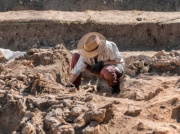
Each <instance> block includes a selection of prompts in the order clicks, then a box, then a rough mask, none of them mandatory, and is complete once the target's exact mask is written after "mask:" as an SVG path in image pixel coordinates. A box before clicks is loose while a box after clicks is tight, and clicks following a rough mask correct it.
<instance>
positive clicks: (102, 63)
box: [91, 61, 104, 73]
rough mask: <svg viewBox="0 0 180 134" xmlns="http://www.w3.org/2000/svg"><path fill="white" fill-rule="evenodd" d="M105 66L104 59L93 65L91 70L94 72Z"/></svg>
mask: <svg viewBox="0 0 180 134" xmlns="http://www.w3.org/2000/svg"><path fill="white" fill-rule="evenodd" d="M103 66H104V62H103V61H100V62H98V63H96V64H94V65H93V66H92V67H91V72H92V73H97V72H100V71H101V69H102V68H103Z"/></svg>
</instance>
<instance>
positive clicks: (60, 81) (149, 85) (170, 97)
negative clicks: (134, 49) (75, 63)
mask: <svg viewBox="0 0 180 134" xmlns="http://www.w3.org/2000/svg"><path fill="white" fill-rule="evenodd" d="M173 54H174V55H173ZM178 54H179V53H178V52H176V51H173V52H170V53H167V52H164V51H161V52H157V53H156V54H155V55H154V56H152V57H151V56H149V57H146V56H143V57H142V55H139V56H137V57H135V58H132V57H130V56H129V57H127V58H125V59H126V62H127V63H129V64H127V65H128V66H127V69H129V68H130V69H132V68H131V66H132V65H133V64H135V65H134V66H136V63H138V64H137V65H138V66H139V65H141V66H142V64H139V63H141V62H142V61H143V62H144V63H146V61H150V62H149V64H148V65H154V64H153V63H154V62H152V61H154V60H152V59H154V58H155V57H156V58H157V59H159V58H158V57H161V59H162V58H163V59H166V58H167V59H168V60H169V61H170V62H171V63H172V62H173V64H172V65H174V63H175V61H176V60H174V59H176V58H178ZM71 56H72V55H71V54H70V53H69V52H68V51H67V50H66V49H65V48H64V47H63V45H57V46H56V47H54V48H49V49H30V50H28V51H27V53H26V54H25V55H24V56H21V57H19V58H16V59H15V60H14V61H8V62H5V63H1V68H0V69H1V75H0V87H1V90H0V118H1V120H0V130H1V131H0V133H2V134H6V133H13V134H17V133H22V134H29V133H31V134H35V133H37V134H45V133H51V134H57V133H68V134H74V133H77V134H81V133H83V134H89V133H93V134H94V133H96V134H106V133H123V134H125V133H129V132H131V133H152V134H153V133H165V134H169V133H179V132H180V127H179V115H178V113H179V102H180V101H179V94H180V89H179V83H180V80H179V77H178V76H174V75H173V73H174V72H172V70H169V71H170V73H171V72H172V73H171V76H169V74H166V75H165V76H163V75H162V76H161V75H158V74H159V73H160V74H162V73H163V72H164V73H166V70H164V69H162V70H160V71H159V70H158V69H157V68H156V67H157V66H155V67H154V68H153V69H152V70H154V71H155V73H152V72H151V71H148V73H147V72H142V71H140V73H139V74H136V75H134V76H133V77H131V76H130V75H128V74H127V75H126V77H125V78H124V86H123V88H121V94H120V95H119V96H112V95H111V91H110V89H109V87H107V86H106V85H105V83H103V81H102V80H101V79H98V78H96V77H95V76H93V77H92V76H89V78H87V77H88V76H86V77H84V78H83V80H82V83H83V84H82V85H81V87H80V91H76V90H75V89H74V88H71V89H66V88H65V87H64V86H63V85H64V84H65V81H66V80H67V78H68V76H69V71H70V70H69V64H70V60H71ZM140 57H141V58H140ZM135 59H136V60H135ZM147 59H148V60H147ZM139 60H140V61H139ZM135 61H136V62H135ZM137 61H138V62H137ZM178 61H179V60H178ZM168 63H169V62H168ZM156 64H157V63H156ZM156 64H155V65H156ZM163 65H164V64H163ZM165 65H166V64H165ZM163 67H164V66H162V68H163ZM165 68H166V66H165ZM141 69H142V68H141ZM156 69H157V70H156ZM170 69H171V68H170ZM132 70H133V69H132ZM86 73H87V72H86ZM84 74H85V73H84ZM87 74H88V73H87Z"/></svg>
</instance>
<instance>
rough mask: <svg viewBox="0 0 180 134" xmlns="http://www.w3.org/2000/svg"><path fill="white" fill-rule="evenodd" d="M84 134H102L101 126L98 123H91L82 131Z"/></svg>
mask: <svg viewBox="0 0 180 134" xmlns="http://www.w3.org/2000/svg"><path fill="white" fill-rule="evenodd" d="M82 133H83V134H100V126H99V124H98V122H97V121H91V122H90V124H89V125H88V126H87V127H86V128H85V129H83V130H82Z"/></svg>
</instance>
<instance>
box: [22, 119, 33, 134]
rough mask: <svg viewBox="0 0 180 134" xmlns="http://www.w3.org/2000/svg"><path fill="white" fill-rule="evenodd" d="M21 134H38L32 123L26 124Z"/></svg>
mask: <svg viewBox="0 0 180 134" xmlns="http://www.w3.org/2000/svg"><path fill="white" fill-rule="evenodd" d="M21 134H36V130H35V128H34V126H33V125H32V124H31V123H29V122H28V123H26V124H25V126H24V127H23V129H22V131H21Z"/></svg>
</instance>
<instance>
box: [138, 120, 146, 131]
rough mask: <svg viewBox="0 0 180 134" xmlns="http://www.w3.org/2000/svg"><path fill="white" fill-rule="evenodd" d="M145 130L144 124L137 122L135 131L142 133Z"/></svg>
mask: <svg viewBox="0 0 180 134" xmlns="http://www.w3.org/2000/svg"><path fill="white" fill-rule="evenodd" d="M145 129H146V125H144V123H142V122H139V123H138V125H137V130H138V131H142V130H145Z"/></svg>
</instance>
